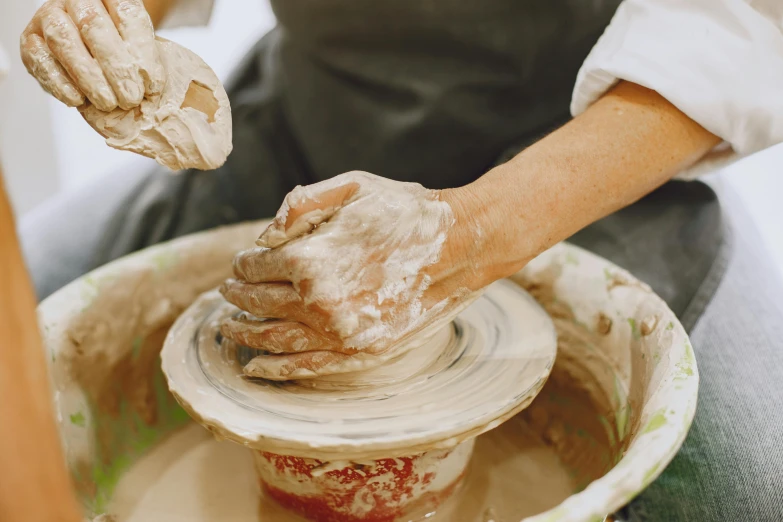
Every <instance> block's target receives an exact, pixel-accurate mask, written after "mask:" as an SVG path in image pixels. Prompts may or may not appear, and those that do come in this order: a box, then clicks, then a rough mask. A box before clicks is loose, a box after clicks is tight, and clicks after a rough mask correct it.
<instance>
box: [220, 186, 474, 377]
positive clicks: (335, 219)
mask: <svg viewBox="0 0 783 522" xmlns="http://www.w3.org/2000/svg"><path fill="white" fill-rule="evenodd" d="M448 199H449V198H448V194H447V193H446V192H437V191H433V190H428V189H425V188H424V187H422V186H421V185H418V184H413V183H401V182H397V181H391V180H388V179H384V178H381V177H378V176H374V175H372V174H367V173H364V172H351V173H347V174H343V175H340V176H337V177H336V178H333V179H331V180H328V181H324V182H321V183H317V184H315V185H311V186H308V187H297V188H296V189H294V191H292V192H291V193H290V194H288V196H287V197H286V199H285V202H284V204H283V206H282V208H281V209H280V211H279V212H278V213H277V217H276V218H275V220H274V221H273V223H272V224H271V225H270V226H269V228H267V229H266V231H265V232H264V233H263V234H262V235H261V237H260V238H259V239H258V241H257V244H258V245H259V248H255V249H252V250H248V251H245V252H241V253H240V254H238V255H237V257H236V258H235V259H234V272H235V275H236V277H237V279H236V280H229V281H228V282H227V283H226V284H225V285H224V286H223V288H222V293H223V295H224V296H225V298H226V299H227V300H228V301H229V302H231V303H233V304H235V305H236V306H238V307H239V308H241V309H242V310H245V311H246V312H249V314H252V316H254V317H250V316H240V317H238V318H234V319H229V320H228V321H227V322H225V323H224V324H223V326H222V332H223V335H225V336H226V337H228V338H230V339H232V340H234V341H236V342H238V343H240V344H243V345H246V346H250V347H253V348H258V349H260V350H264V351H266V352H269V355H262V356H260V357H256V358H255V359H253V361H251V362H250V363H249V364H248V365H247V367H246V368H245V373H247V374H249V375H253V376H258V377H264V378H268V379H275V380H286V379H302V378H308V377H315V376H318V375H326V374H334V373H344V372H350V371H356V370H360V369H366V368H369V367H373V366H377V365H379V364H382V363H383V362H385V361H387V360H389V359H391V358H393V357H396V356H397V355H399V354H401V353H403V352H404V351H406V350H409V349H411V348H413V347H415V346H417V341H420V340H421V339H422V338H426V337H427V336H428V335H431V333H434V332H435V331H437V328H439V327H441V326H443V325H444V324H445V323H446V322H448V321H449V320H450V319H451V318H453V317H454V315H456V314H457V313H458V312H459V311H460V310H462V308H464V306H466V305H467V304H468V303H469V302H470V301H472V300H473V299H474V298H475V296H476V292H475V290H476V289H477V288H478V287H476V286H475V285H474V284H473V281H472V269H471V266H472V264H471V260H470V259H469V257H470V256H469V255H468V252H469V249H470V248H471V247H472V241H471V240H470V234H469V233H466V230H465V229H464V227H461V226H460V223H459V219H457V218H456V216H455V213H454V211H453V209H452V205H450V204H449V202H447V200H448ZM255 317H263V318H269V319H270V320H267V321H259V320H257V319H255Z"/></svg>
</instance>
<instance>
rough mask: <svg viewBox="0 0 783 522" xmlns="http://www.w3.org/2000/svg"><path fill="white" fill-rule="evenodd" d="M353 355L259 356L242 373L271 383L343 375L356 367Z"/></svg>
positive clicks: (326, 352)
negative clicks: (348, 369) (336, 374)
mask: <svg viewBox="0 0 783 522" xmlns="http://www.w3.org/2000/svg"><path fill="white" fill-rule="evenodd" d="M356 357H357V356H355V355H346V354H342V353H338V352H330V351H321V352H304V353H295V354H291V355H260V356H258V357H256V358H255V359H253V360H251V361H250V362H249V363H247V364H246V365H245V368H244V373H245V375H248V376H250V377H259V378H261V379H269V380H271V381H287V380H292V379H312V378H314V377H318V376H320V375H332V374H335V373H344V372H345V371H346V368H351V369H354V368H356V367H357V364H356V363H357V362H358V361H359V359H356Z"/></svg>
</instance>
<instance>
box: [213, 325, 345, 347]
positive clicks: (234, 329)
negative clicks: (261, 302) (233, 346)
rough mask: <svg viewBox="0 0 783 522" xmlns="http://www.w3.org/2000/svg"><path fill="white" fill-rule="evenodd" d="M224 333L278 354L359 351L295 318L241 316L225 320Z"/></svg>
mask: <svg viewBox="0 0 783 522" xmlns="http://www.w3.org/2000/svg"><path fill="white" fill-rule="evenodd" d="M220 332H221V333H222V334H223V335H224V336H225V337H228V338H229V339H231V340H232V341H234V342H236V343H239V344H241V345H243V346H248V347H250V348H256V349H258V350H264V351H267V352H270V353H275V354H283V353H301V352H314V351H323V350H328V351H335V352H341V353H349V354H350V353H355V350H350V349H346V348H344V347H343V346H342V345H341V344H340V343H339V341H338V340H337V339H335V338H333V337H330V336H325V335H322V334H319V333H318V332H316V331H315V330H313V329H312V328H310V327H309V326H307V325H304V324H302V323H296V322H293V321H281V320H259V319H256V318H254V317H247V316H244V315H240V316H237V317H232V318H231V319H229V320H228V321H226V322H224V323H223V324H222V325H221V327H220Z"/></svg>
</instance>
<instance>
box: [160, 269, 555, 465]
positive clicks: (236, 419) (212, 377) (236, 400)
mask: <svg viewBox="0 0 783 522" xmlns="http://www.w3.org/2000/svg"><path fill="white" fill-rule="evenodd" d="M236 313H238V310H237V309H236V308H235V307H233V306H232V305H229V304H228V303H226V302H225V301H224V300H223V299H222V297H221V296H220V295H219V294H218V293H217V292H208V293H206V294H204V295H202V296H201V297H200V298H199V299H198V300H197V301H196V302H195V303H194V304H193V305H192V306H191V307H190V308H189V309H188V310H187V311H186V312H185V313H184V314H183V315H182V316H181V317H180V318H179V319H178V320H177V322H176V323H175V324H174V326H173V327H172V329H171V331H170V332H169V335H168V337H167V339H166V343H165V346H164V349H163V352H162V354H161V357H162V360H163V370H164V373H165V374H166V376H167V378H168V381H169V387H170V389H171V391H172V393H173V394H174V395H175V397H177V399H178V400H179V401H180V403H181V404H182V405H183V406H184V407H185V409H186V410H188V412H189V413H190V414H191V416H193V417H194V418H195V419H196V420H197V421H199V422H200V423H201V424H203V425H205V426H207V427H208V428H209V429H210V430H212V431H213V432H214V433H215V434H216V435H218V436H219V437H224V438H227V439H230V440H233V441H235V442H238V443H240V444H243V445H245V446H248V447H252V448H257V449H262V450H265V451H273V452H276V453H281V454H287V455H299V456H313V457H316V458H332V459H362V458H374V457H375V456H383V457H387V456H394V455H395V454H398V455H406V454H411V453H413V452H416V451H419V450H421V451H424V450H428V449H432V448H437V447H452V446H454V445H456V444H457V443H459V442H461V441H463V440H466V439H469V438H472V437H475V436H477V435H479V434H480V433H483V432H485V431H488V430H490V429H492V428H493V427H495V426H497V425H498V424H500V423H501V422H503V421H504V420H506V419H507V418H509V417H510V416H511V415H513V414H515V413H516V412H518V411H519V410H521V409H522V408H524V407H525V406H527V404H529V403H530V401H532V399H533V398H534V397H535V395H536V394H537V393H538V392H539V391H540V389H541V387H542V386H543V384H544V382H545V380H546V378H547V377H548V375H549V372H550V370H551V368H552V364H553V362H554V359H555V352H556V336H555V330H554V327H553V325H552V322H551V320H550V318H549V316H548V315H547V314H546V313H545V312H544V311H543V309H541V308H540V307H539V305H538V304H537V303H536V302H535V301H534V300H533V299H532V297H530V296H529V295H528V294H527V293H525V292H524V291H523V290H521V289H520V288H519V287H518V286H517V285H515V284H513V283H511V282H507V281H499V282H497V283H495V284H493V285H491V286H490V287H488V288H487V290H486V292H485V293H484V294H483V295H482V296H481V297H480V298H479V299H477V300H476V301H475V302H474V303H473V304H472V305H470V306H469V307H468V308H467V309H466V310H464V311H463V312H462V313H461V314H460V315H459V316H458V317H457V318H456V319H455V320H454V321H453V322H452V323H451V324H450V325H448V326H447V327H446V328H444V329H443V330H442V331H441V332H440V333H438V334H437V335H436V337H435V338H434V339H433V341H432V342H431V344H428V345H425V346H423V347H421V348H419V349H416V350H414V351H412V352H409V353H408V354H405V355H403V356H401V357H400V358H399V359H398V360H396V361H392V362H390V363H388V364H387V365H385V366H383V367H381V368H378V369H375V370H370V371H367V372H363V373H361V374H346V375H340V376H333V377H331V378H322V379H318V380H315V381H300V382H284V383H281V382H271V381H264V380H254V379H248V378H247V377H245V376H244V375H243V373H242V367H243V366H244V365H245V364H246V363H247V362H248V361H249V360H250V359H252V358H253V357H255V356H256V355H258V353H259V352H257V351H256V350H251V349H249V348H246V347H242V346H236V345H234V344H233V343H231V342H229V341H228V340H227V339H223V337H222V336H221V334H220V331H219V325H220V322H221V321H222V320H223V319H224V318H226V317H229V316H231V315H233V314H236Z"/></svg>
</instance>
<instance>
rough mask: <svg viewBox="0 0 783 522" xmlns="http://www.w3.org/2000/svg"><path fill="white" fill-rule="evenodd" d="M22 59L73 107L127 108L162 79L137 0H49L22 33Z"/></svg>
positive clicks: (151, 33) (151, 35)
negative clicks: (89, 104) (87, 105)
mask: <svg viewBox="0 0 783 522" xmlns="http://www.w3.org/2000/svg"><path fill="white" fill-rule="evenodd" d="M20 48H21V55H22V62H23V63H24V64H25V66H26V67H27V70H28V71H29V72H30V74H32V75H33V76H34V77H35V78H36V79H37V80H38V82H39V83H40V84H41V86H42V87H43V88H44V90H46V91H47V92H49V93H50V94H51V95H53V96H54V97H55V98H57V99H58V100H60V101H61V102H63V103H65V104H66V105H69V106H71V107H78V106H80V105H83V104H84V103H85V99H86V100H89V101H90V102H91V103H92V104H93V105H94V106H95V107H97V108H98V109H99V110H101V111H104V112H109V111H111V110H113V109H115V108H117V107H118V106H119V107H120V108H121V109H131V108H133V107H136V106H138V105H139V104H140V103H141V100H142V99H143V98H144V96H145V95H153V94H157V93H160V91H161V90H162V89H163V85H164V83H165V74H164V70H163V66H162V65H161V63H160V59H159V57H158V49H157V46H156V45H155V35H154V30H153V27H152V22H151V21H150V17H149V15H148V14H147V11H146V10H145V9H144V4H143V2H142V0H49V1H48V2H46V3H45V4H44V5H43V6H41V8H40V9H38V11H37V12H36V13H35V15H34V16H33V19H32V21H31V22H30V24H29V25H28V26H27V28H25V30H24V32H23V33H22V38H21V42H20Z"/></svg>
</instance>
